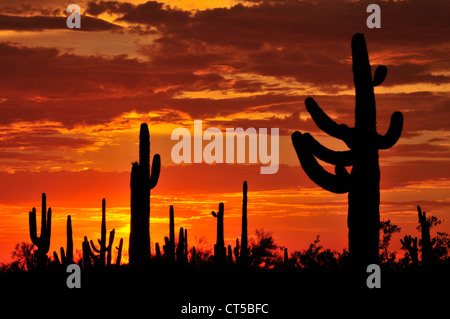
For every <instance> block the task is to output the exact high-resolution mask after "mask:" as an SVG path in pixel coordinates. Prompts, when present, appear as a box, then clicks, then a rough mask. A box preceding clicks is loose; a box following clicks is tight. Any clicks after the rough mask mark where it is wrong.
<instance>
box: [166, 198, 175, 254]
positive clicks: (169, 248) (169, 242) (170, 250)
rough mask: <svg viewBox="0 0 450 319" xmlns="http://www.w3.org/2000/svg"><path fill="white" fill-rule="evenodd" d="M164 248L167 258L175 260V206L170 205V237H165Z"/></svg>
mask: <svg viewBox="0 0 450 319" xmlns="http://www.w3.org/2000/svg"><path fill="white" fill-rule="evenodd" d="M164 243H165V245H163V250H164V254H165V256H166V260H167V261H169V262H174V261H175V216H174V212H173V206H172V205H170V210H169V237H168V238H167V237H165V238H164Z"/></svg>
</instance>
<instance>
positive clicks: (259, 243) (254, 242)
mask: <svg viewBox="0 0 450 319" xmlns="http://www.w3.org/2000/svg"><path fill="white" fill-rule="evenodd" d="M255 235H256V238H252V239H251V240H250V242H249V246H250V247H249V248H250V256H249V260H250V264H251V265H252V266H255V267H262V268H271V267H273V266H274V265H275V264H277V263H281V262H282V257H281V255H280V251H281V250H282V249H281V247H280V246H278V245H277V244H276V243H275V239H274V237H273V233H272V232H270V231H265V230H264V229H257V230H256V231H255Z"/></svg>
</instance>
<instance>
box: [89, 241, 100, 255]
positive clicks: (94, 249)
mask: <svg viewBox="0 0 450 319" xmlns="http://www.w3.org/2000/svg"><path fill="white" fill-rule="evenodd" d="M89 242H90V243H91V247H92V250H93V251H95V252H96V253H100V249H101V245H100V249H97V247H95V244H94V242H93V241H92V239H91V240H90V241H89ZM99 242H100V240H99Z"/></svg>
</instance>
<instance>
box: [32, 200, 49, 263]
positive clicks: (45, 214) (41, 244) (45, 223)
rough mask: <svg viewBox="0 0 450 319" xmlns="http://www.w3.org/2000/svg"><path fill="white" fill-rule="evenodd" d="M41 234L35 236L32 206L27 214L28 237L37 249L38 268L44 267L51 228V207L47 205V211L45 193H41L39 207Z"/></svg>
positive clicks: (34, 217)
mask: <svg viewBox="0 0 450 319" xmlns="http://www.w3.org/2000/svg"><path fill="white" fill-rule="evenodd" d="M41 212H42V213H41V216H42V217H41V236H40V237H38V236H37V230H36V228H37V226H36V208H35V207H33V209H32V210H31V212H29V214H28V221H29V227H30V238H31V242H32V243H33V245H35V246H36V247H37V248H38V249H37V251H36V259H37V264H38V267H39V268H41V269H42V268H45V265H46V263H47V253H48V249H49V248H50V236H51V230H52V209H51V208H50V207H49V208H48V211H47V197H46V195H45V193H43V194H42V208H41Z"/></svg>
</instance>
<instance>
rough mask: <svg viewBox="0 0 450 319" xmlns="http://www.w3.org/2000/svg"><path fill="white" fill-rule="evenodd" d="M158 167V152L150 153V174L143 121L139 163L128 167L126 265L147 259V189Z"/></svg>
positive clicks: (148, 200)
mask: <svg viewBox="0 0 450 319" xmlns="http://www.w3.org/2000/svg"><path fill="white" fill-rule="evenodd" d="M160 169H161V159H160V157H159V154H155V156H153V162H152V174H151V175H150V133H149V131H148V126H147V124H145V123H142V124H141V128H140V134H139V163H137V162H136V163H133V166H132V168H131V178H130V189H131V220H130V244H129V257H130V264H135V265H137V264H145V263H147V262H148V261H149V260H150V190H151V189H153V188H154V187H155V186H156V184H157V183H158V179H159V173H160Z"/></svg>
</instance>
